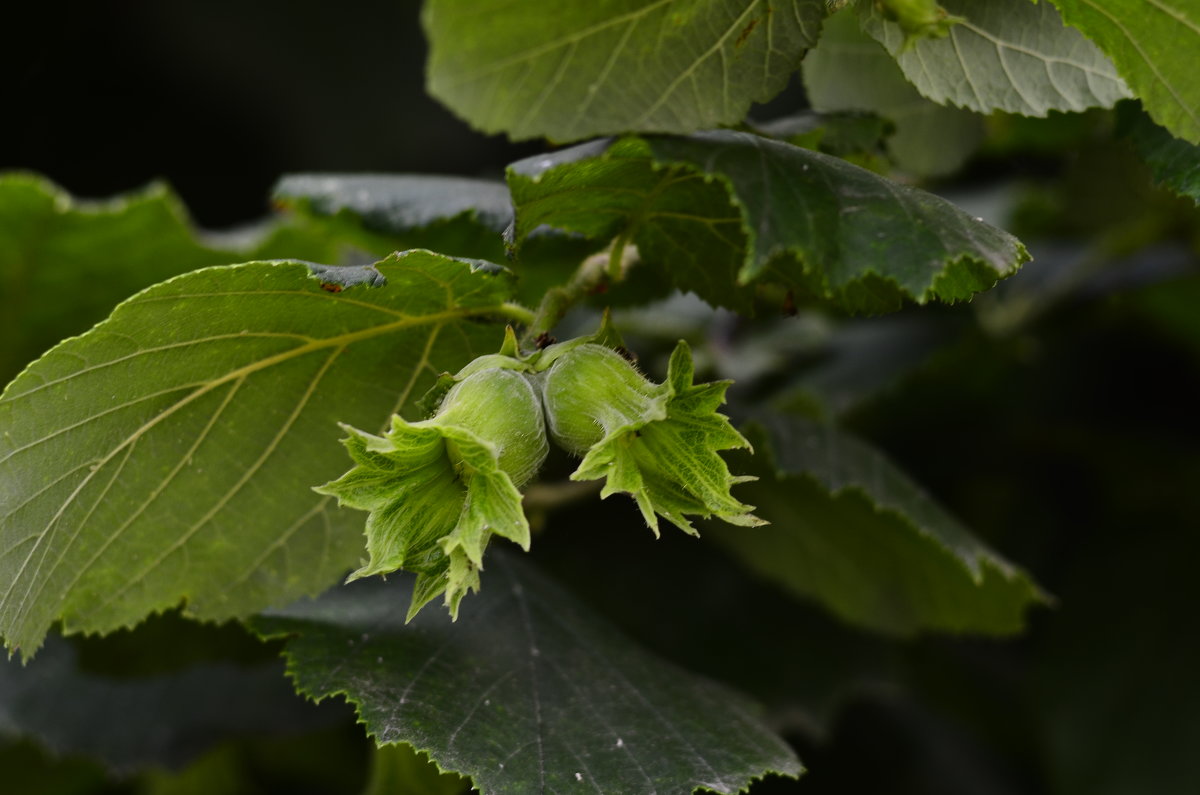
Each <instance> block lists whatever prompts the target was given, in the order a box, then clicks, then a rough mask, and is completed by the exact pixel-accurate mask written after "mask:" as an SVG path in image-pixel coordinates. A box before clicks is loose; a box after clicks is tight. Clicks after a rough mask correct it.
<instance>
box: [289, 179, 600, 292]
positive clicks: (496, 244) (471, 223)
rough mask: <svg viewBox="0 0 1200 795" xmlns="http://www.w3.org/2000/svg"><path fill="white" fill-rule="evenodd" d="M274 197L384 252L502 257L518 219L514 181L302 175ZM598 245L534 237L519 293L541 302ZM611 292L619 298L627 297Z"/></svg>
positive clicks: (341, 235)
mask: <svg viewBox="0 0 1200 795" xmlns="http://www.w3.org/2000/svg"><path fill="white" fill-rule="evenodd" d="M274 198H275V201H276V202H277V203H278V204H280V205H282V206H283V207H285V208H287V209H289V210H292V211H293V212H295V213H298V214H300V215H302V216H305V217H307V218H309V219H311V220H312V222H313V223H315V224H317V225H318V228H320V229H322V230H325V231H326V232H327V234H328V235H329V236H330V237H332V238H333V239H335V240H346V241H352V242H354V243H355V244H357V245H358V246H359V247H361V248H362V249H365V250H366V251H369V252H371V253H373V254H375V255H377V256H379V257H383V256H386V255H387V254H389V253H391V252H392V251H398V250H405V249H412V248H426V249H429V250H431V251H438V252H441V253H443V254H449V255H452V256H456V257H471V258H476V259H486V260H491V261H494V262H500V261H503V260H504V259H505V255H506V252H505V246H504V240H503V238H502V236H501V233H502V232H504V230H505V229H507V228H508V226H509V225H510V224H511V223H512V201H511V199H510V197H509V193H508V186H506V185H505V184H504V183H503V182H498V181H493V180H486V179H467V178H463V177H431V176H414V175H406V174H395V175H366V176H356V175H337V174H297V175H293V176H289V177H284V178H283V179H282V180H281V181H280V182H279V184H278V185H276V187H275V192H274ZM595 248H596V246H595V244H593V243H590V242H589V241H587V240H583V239H580V238H577V237H574V236H569V235H561V234H536V235H534V236H533V239H531V240H530V241H529V245H527V246H525V247H524V248H523V249H522V251H521V257H520V259H519V260H516V261H513V262H511V263H510V265H511V267H512V268H513V270H514V271H516V273H517V274H518V275H519V276H520V280H519V282H518V285H517V290H518V296H519V297H520V299H521V300H522V301H524V302H525V303H528V304H534V305H536V304H537V303H538V302H539V301H540V300H541V298H542V296H543V295H544V294H545V292H546V290H548V289H550V288H551V287H553V286H556V285H559V284H562V283H564V282H566V281H567V280H568V279H570V277H571V274H573V273H574V272H575V269H576V268H578V267H579V263H580V262H582V261H583V260H584V259H585V258H586V257H588V256H589V255H591V254H593V253H595ZM608 298H609V300H614V299H615V300H617V301H618V302H620V301H621V300H622V295H620V294H618V295H610V296H608Z"/></svg>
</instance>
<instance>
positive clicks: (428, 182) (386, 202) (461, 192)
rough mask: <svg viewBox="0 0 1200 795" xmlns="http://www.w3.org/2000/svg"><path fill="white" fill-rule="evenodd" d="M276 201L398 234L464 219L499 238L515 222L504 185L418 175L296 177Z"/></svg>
mask: <svg viewBox="0 0 1200 795" xmlns="http://www.w3.org/2000/svg"><path fill="white" fill-rule="evenodd" d="M272 195H273V197H274V198H275V200H276V201H278V202H282V203H283V204H285V205H297V204H298V205H303V206H305V207H306V208H308V209H309V211H310V212H312V213H314V214H316V215H337V214H338V213H343V212H345V213H349V214H351V215H354V216H356V217H358V218H360V219H362V222H363V224H364V226H366V227H367V228H368V229H372V230H374V231H377V232H384V233H388V234H393V235H399V234H403V233H405V232H409V231H411V230H413V229H420V228H421V227H425V226H429V225H430V224H433V223H436V222H438V221H446V220H449V219H451V218H455V217H458V216H460V215H466V216H469V217H470V218H472V219H474V220H475V221H476V222H477V223H479V224H480V225H481V226H483V227H486V228H487V229H490V230H492V231H493V232H496V233H497V234H499V233H500V232H503V231H504V229H505V228H506V227H507V226H508V225H509V223H511V222H512V204H511V203H510V202H509V199H508V188H507V187H506V186H505V185H504V183H503V182H498V181H494V180H488V179H470V178H467V177H444V176H422V175H416V174H293V175H290V176H286V177H284V178H283V179H281V180H280V181H279V183H278V184H277V185H276V186H275V190H274V191H273V194H272Z"/></svg>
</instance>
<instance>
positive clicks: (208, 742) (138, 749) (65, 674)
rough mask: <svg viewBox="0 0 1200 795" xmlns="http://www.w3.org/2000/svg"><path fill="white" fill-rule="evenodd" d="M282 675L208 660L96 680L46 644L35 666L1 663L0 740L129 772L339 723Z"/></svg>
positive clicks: (73, 658) (267, 667)
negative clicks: (247, 739)
mask: <svg viewBox="0 0 1200 795" xmlns="http://www.w3.org/2000/svg"><path fill="white" fill-rule="evenodd" d="M280 668H281V666H279V665H278V664H277V662H270V663H267V664H261V663H260V664H257V665H254V666H249V667H244V666H240V665H234V664H231V663H212V662H210V663H205V664H202V665H196V666H191V667H189V668H186V669H184V670H181V671H175V672H171V673H164V674H158V675H154V676H142V677H135V678H118V677H112V676H101V675H98V674H95V673H92V672H90V671H88V670H86V669H84V668H82V667H80V665H79V662H78V659H77V655H76V653H75V651H74V650H73V649H72V648H71V646H70V645H69V644H68V643H67V642H65V641H63V640H61V639H59V638H52V639H50V640H49V641H48V642H47V643H46V647H45V648H44V649H43V650H42V653H41V654H40V655H39V656H38V659H37V661H36V662H34V663H31V664H29V665H21V664H20V663H18V662H17V661H16V660H8V661H4V662H0V734H7V735H11V736H18V737H32V738H35V739H37V740H38V741H39V742H40V743H42V744H43V745H45V746H46V747H48V748H50V749H51V750H53V751H54V752H56V753H59V754H85V755H88V756H92V757H96V758H99V759H101V760H103V761H104V762H105V763H106V764H108V765H109V766H110V767H112V768H115V769H118V770H126V771H128V770H130V769H133V768H140V767H146V766H156V767H172V768H177V767H180V766H182V765H184V764H186V763H187V762H188V761H190V760H191V759H193V758H195V757H196V756H198V755H199V754H201V753H203V752H204V751H206V750H208V749H209V748H210V747H212V746H213V745H214V744H216V743H217V742H219V741H221V740H223V739H230V738H232V737H237V736H243V737H244V736H248V735H253V734H265V733H272V734H277V733H283V732H288V733H291V732H296V731H299V730H302V729H314V728H320V727H324V726H328V725H329V724H330V723H332V722H334V721H337V720H340V719H341V718H342V717H343V716H342V715H340V714H338V711H337V710H332V711H329V710H324V709H318V710H314V709H313V708H312V706H311V705H308V704H305V703H304V702H303V701H302V700H300V699H298V698H296V695H295V694H294V693H292V692H291V691H290V688H288V686H287V683H286V682H285V681H284V679H283V676H282V673H283V672H282V671H281V670H280Z"/></svg>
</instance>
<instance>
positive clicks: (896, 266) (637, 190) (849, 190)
mask: <svg viewBox="0 0 1200 795" xmlns="http://www.w3.org/2000/svg"><path fill="white" fill-rule="evenodd" d="M509 185H510V186H511V188H512V192H513V202H514V205H515V207H516V221H515V226H514V235H513V238H514V244H515V245H520V244H521V241H522V240H523V239H524V238H525V237H526V236H528V235H529V233H530V232H531V231H532V230H533V229H535V228H536V227H538V226H540V225H542V224H548V225H550V226H554V227H558V228H562V229H567V230H570V231H573V232H578V233H580V234H583V235H587V236H588V237H592V238H600V239H608V238H611V237H615V236H617V235H621V236H627V237H628V238H630V239H631V240H632V241H633V242H634V243H635V244H636V245H637V248H638V251H639V254H640V256H641V260H642V262H643V265H645V266H649V267H652V268H655V269H662V270H664V271H666V272H667V273H668V274H669V275H670V277H671V279H672V281H673V282H674V283H675V285H676V286H677V287H678V288H680V289H683V290H690V291H693V292H695V293H697V294H698V295H700V297H702V298H704V299H705V300H707V301H709V302H710V303H713V304H718V305H722V306H728V307H731V308H734V309H738V310H743V311H748V310H749V309H750V308H751V307H752V299H753V296H754V285H756V284H763V285H774V286H777V287H782V288H787V289H793V290H796V291H797V292H799V293H803V294H809V293H811V294H814V295H816V296H819V297H822V298H824V299H826V300H829V301H831V302H833V303H835V304H837V305H839V306H843V307H846V308H849V309H852V310H858V311H875V312H878V311H886V310H889V309H894V308H896V307H897V306H898V305H899V304H900V303H901V301H902V300H904V299H905V298H909V299H912V300H916V301H918V302H922V303H923V302H925V301H928V300H931V299H934V298H939V299H942V300H948V301H953V300H961V299H965V298H969V297H970V296H971V295H973V294H974V293H975V292H977V291H979V290H984V289H987V288H989V287H991V286H992V285H993V284H994V283H995V282H996V280H997V279H999V278H1001V277H1003V276H1007V275H1009V274H1011V273H1012V272H1014V271H1015V270H1016V269H1017V267H1018V266H1019V265H1020V264H1021V263H1022V262H1024V261H1025V260H1026V259H1028V254H1027V253H1026V252H1025V248H1024V246H1022V245H1021V243H1020V242H1019V241H1017V240H1016V239H1015V238H1013V237H1012V236H1011V235H1008V234H1007V233H1005V232H1003V231H1001V230H999V229H996V228H994V227H992V226H989V225H988V224H985V223H983V222H982V221H981V220H979V219H974V218H971V217H970V216H968V215H967V214H966V213H964V212H962V211H961V210H959V209H958V208H956V207H954V205H952V204H950V203H949V202H947V201H945V200H943V199H940V198H938V197H937V196H934V195H933V194H930V193H926V192H924V191H919V190H915V189H912V188H908V187H905V186H902V185H897V184H895V183H893V182H890V181H888V180H886V179H884V178H882V177H879V176H877V175H875V174H872V173H871V172H869V171H866V170H864V169H861V168H858V167H857V166H852V165H850V164H849V163H846V162H845V161H843V160H839V159H837V158H832V157H828V156H826V155H822V154H820V153H819V152H812V151H809V150H807V149H801V148H799V147H795V146H791V145H790V144H786V143H783V142H780V141H773V140H769V139H766V138H762V137H759V136H756V135H750V134H748V133H740V132H728V131H720V132H708V133H700V134H697V135H693V136H689V137H686V138H675V137H648V138H635V137H629V138H623V139H621V140H618V141H595V142H591V143H588V144H582V145H580V146H577V147H573V148H571V149H566V150H563V151H560V152H557V153H555V154H553V155H546V156H542V157H535V158H530V159H528V160H522V161H520V162H518V163H515V164H513V165H512V166H511V167H510V168H509Z"/></svg>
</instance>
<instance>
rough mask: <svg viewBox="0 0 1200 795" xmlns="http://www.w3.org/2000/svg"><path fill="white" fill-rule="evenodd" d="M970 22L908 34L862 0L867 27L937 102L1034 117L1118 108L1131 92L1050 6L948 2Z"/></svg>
mask: <svg viewBox="0 0 1200 795" xmlns="http://www.w3.org/2000/svg"><path fill="white" fill-rule="evenodd" d="M942 5H943V7H944V8H945V9H946V10H947V11H949V12H950V13H951V14H954V15H955V16H958V17H962V18H963V19H962V21H960V22H959V23H957V24H955V25H953V26H951V27H950V30H949V34H948V35H947V36H946V37H945V38H922V39H920V40H917V41H915V42H912V43H911V45H910V46H908V47H906V46H905V42H906V41H907V40H908V39H907V35H906V34H905V32H904V31H903V30H901V28H900V26H899V25H898V24H896V23H895V22H889V21H887V20H886V19H885V18H884V17H883V15H882V14H881V13H880V12H879V11H878V10H877V9H876V7H875V5H874V3H871V2H861V1H860V2H859V5H858V9H859V11H860V13H861V14H862V21H863V28H864V29H865V30H866V31H867V32H868V33H870V34H871V35H872V36H874V37H875V38H876V39H877V40H879V42H880V43H882V44H883V45H884V47H886V48H887V50H888V52H890V53H891V54H892V56H893V57H894V58H895V59H896V61H897V62H898V63H899V64H900V68H901V69H902V70H903V71H904V76H905V77H907V78H908V79H909V80H910V81H911V82H912V83H913V84H914V85H915V86H916V87H917V89H918V90H919V91H920V92H921V94H923V95H924V96H926V97H928V98H929V99H932V100H933V101H935V102H938V103H942V104H947V103H948V104H953V105H957V106H959V107H962V108H969V109H971V110H975V111H980V112H983V113H990V112H991V111H994V110H1003V111H1008V112H1010V113H1020V114H1023V115H1026V116H1045V115H1046V113H1047V112H1048V111H1051V110H1061V111H1080V110H1084V109H1086V108H1091V107H1103V108H1108V107H1112V106H1113V105H1114V104H1115V103H1116V102H1117V100H1119V99H1122V98H1124V97H1128V96H1131V95H1130V93H1129V89H1128V87H1127V86H1126V85H1125V83H1124V81H1122V80H1121V77H1120V75H1118V74H1117V69H1116V67H1115V66H1113V64H1112V62H1110V61H1109V60H1108V58H1107V57H1105V55H1104V53H1103V52H1101V51H1100V49H1099V48H1097V47H1096V46H1095V45H1094V44H1092V42H1090V41H1088V40H1087V39H1086V38H1084V37H1083V36H1082V35H1081V34H1080V33H1079V31H1076V30H1072V29H1071V28H1067V27H1065V26H1064V25H1063V21H1062V19H1061V18H1060V17H1059V15H1058V12H1057V11H1055V9H1054V6H1052V5H1051V4H1050V3H1037V4H1034V3H1031V2H1030V0H945V2H943V3H942Z"/></svg>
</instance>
